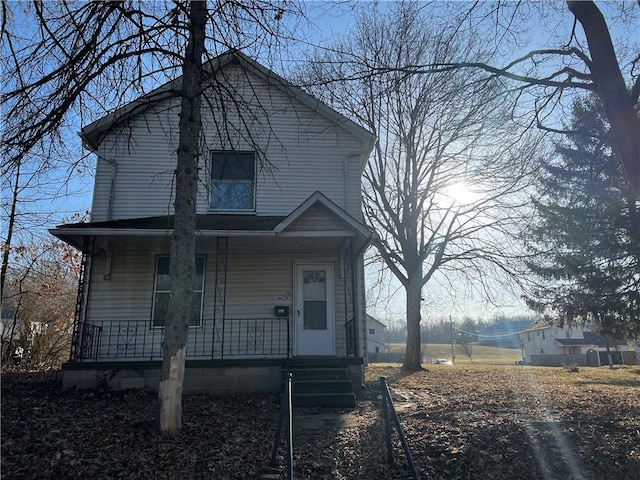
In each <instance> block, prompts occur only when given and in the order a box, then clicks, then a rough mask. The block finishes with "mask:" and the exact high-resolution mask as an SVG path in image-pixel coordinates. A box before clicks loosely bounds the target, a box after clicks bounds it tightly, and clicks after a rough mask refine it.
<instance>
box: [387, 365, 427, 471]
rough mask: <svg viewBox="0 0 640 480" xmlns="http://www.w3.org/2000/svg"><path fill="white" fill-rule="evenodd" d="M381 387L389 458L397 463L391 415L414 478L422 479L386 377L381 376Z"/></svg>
mask: <svg viewBox="0 0 640 480" xmlns="http://www.w3.org/2000/svg"><path fill="white" fill-rule="evenodd" d="M380 388H381V390H382V416H383V418H384V431H385V438H386V441H387V460H388V462H389V463H390V464H391V465H393V464H395V460H394V458H393V445H392V444H391V425H390V422H389V416H391V420H393V423H394V424H395V427H396V430H397V432H398V437H400V443H401V444H402V449H403V450H404V456H405V457H407V463H408V464H409V470H410V471H411V477H412V478H413V480H420V476H419V475H418V471H417V469H416V465H415V463H413V457H412V456H411V450H410V449H409V444H408V443H407V439H406V438H405V436H404V431H403V429H402V425H401V424H400V417H398V413H397V412H396V408H395V406H394V405H393V399H392V398H391V392H390V391H389V385H388V384H387V379H386V378H385V377H380Z"/></svg>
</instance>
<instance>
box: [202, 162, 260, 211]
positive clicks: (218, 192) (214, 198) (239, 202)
mask: <svg viewBox="0 0 640 480" xmlns="http://www.w3.org/2000/svg"><path fill="white" fill-rule="evenodd" d="M255 171H256V155H255V152H242V151H235V150H228V151H216V152H211V195H210V197H209V207H210V208H211V209H212V210H225V211H253V210H255V176H256V175H255Z"/></svg>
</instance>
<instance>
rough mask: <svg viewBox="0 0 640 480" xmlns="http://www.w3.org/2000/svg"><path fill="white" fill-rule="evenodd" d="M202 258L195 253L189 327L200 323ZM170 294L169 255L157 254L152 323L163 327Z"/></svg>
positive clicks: (203, 258) (202, 286)
mask: <svg viewBox="0 0 640 480" xmlns="http://www.w3.org/2000/svg"><path fill="white" fill-rule="evenodd" d="M204 260H205V257H204V256H203V255H196V275H195V277H194V279H193V302H192V303H191V317H190V318H189V326H190V327H198V326H200V324H201V323H202V305H203V299H204ZM170 295H171V278H170V276H169V255H158V257H157V259H156V278H155V284H154V289H153V312H152V314H151V315H152V316H151V318H152V325H153V326H154V327H164V323H165V320H166V318H167V312H168V311H169V296H170Z"/></svg>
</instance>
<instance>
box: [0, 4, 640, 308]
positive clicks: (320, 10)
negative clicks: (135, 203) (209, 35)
mask: <svg viewBox="0 0 640 480" xmlns="http://www.w3.org/2000/svg"><path fill="white" fill-rule="evenodd" d="M380 3H381V4H382V6H383V8H384V6H385V5H389V3H387V4H385V2H380ZM431 3H433V2H431ZM633 3H634V2H627V3H621V2H598V4H599V5H601V6H603V7H602V8H603V11H604V13H605V16H606V17H607V19H608V21H609V24H610V26H611V27H612V32H613V38H614V43H616V44H617V45H624V44H627V45H633V46H634V48H637V45H638V43H639V42H640V19H639V17H638V11H639V10H640V9H639V8H637V5H636V6H635V7H636V8H635V9H633V8H632V9H631V10H630V12H631V13H630V14H629V15H626V16H625V15H619V14H618V13H619V10H620V9H621V8H625V6H629V5H631V6H632V7H633ZM433 4H434V5H435V6H436V8H437V9H439V11H440V12H441V13H442V12H445V10H446V9H448V8H450V7H456V8H459V7H461V6H462V7H464V6H465V5H469V4H470V3H465V2H445V1H440V2H435V3H433ZM304 5H305V10H306V14H307V16H308V17H309V19H310V21H311V22H310V24H309V25H307V26H304V27H303V28H302V29H301V30H300V31H299V33H298V36H299V37H300V38H301V39H302V40H301V41H300V42H299V43H297V46H295V48H290V50H289V52H288V55H289V56H288V57H287V56H286V55H285V58H284V59H283V60H282V62H283V63H282V64H281V65H280V66H281V67H282V68H280V69H279V68H278V65H276V64H274V65H273V67H274V68H275V69H276V70H278V71H279V73H284V74H286V72H285V71H284V70H286V68H287V66H290V65H291V64H292V63H291V62H293V61H295V60H299V59H300V56H301V54H300V51H301V50H304V49H305V48H311V47H312V46H314V45H316V46H326V45H329V44H330V43H331V40H332V39H336V38H340V37H341V36H342V35H343V34H344V32H345V31H346V30H347V29H348V28H349V27H351V26H352V25H353V24H354V23H355V11H356V10H357V9H359V8H370V7H371V5H372V4H371V3H370V2H364V1H360V2H343V3H340V4H335V3H331V4H330V6H329V7H327V4H326V3H323V2H306V3H305V4H304ZM425 5H427V3H425ZM485 5H491V4H489V3H486V4H485ZM531 5H533V4H530V5H528V6H526V8H528V9H530V10H531V15H532V16H531V18H530V20H529V22H528V23H526V24H522V25H519V27H518V28H521V34H522V36H521V38H520V41H521V45H520V47H519V48H516V47H513V48H512V49H511V50H508V51H504V52H503V54H504V56H505V59H511V58H513V56H515V55H518V54H520V53H523V52H526V51H529V50H531V49H532V48H540V47H550V46H557V45H561V44H562V42H561V40H562V39H566V38H567V36H568V34H569V32H570V29H571V28H572V26H573V23H572V17H571V15H570V13H569V12H568V11H567V9H566V5H565V4H564V2H551V3H549V4H541V3H540V2H537V3H536V4H535V5H536V7H532V6H531ZM542 5H546V6H544V8H543V6H542ZM542 13H544V15H546V16H545V17H543V18H540V17H539V15H540V14H542ZM490 20H491V22H493V21H494V19H493V18H491V19H490ZM489 25H490V23H487V29H488V30H487V38H491V39H492V40H493V37H492V35H493V33H495V32H494V31H493V30H491V28H490V26H489ZM492 32H493V33H492ZM290 47H294V45H293V44H292V45H290ZM635 51H636V52H637V51H638V50H635ZM625 53H627V54H628V53H629V52H628V51H627V52H625ZM287 58H288V59H289V60H287ZM79 128H80V125H74V126H73V127H72V129H70V130H69V131H68V132H66V136H67V138H68V141H69V144H70V145H72V151H73V152H76V154H77V156H78V158H80V157H82V155H84V154H86V152H84V151H83V149H82V147H81V144H80V140H79V138H78V137H77V135H76V132H77V131H78V130H79ZM92 163H93V162H89V164H88V165H86V167H83V168H81V169H79V170H75V171H73V172H59V175H58V176H57V178H52V179H51V180H52V187H51V188H52V189H53V190H54V191H57V192H60V193H63V195H60V196H59V198H56V199H55V200H54V201H51V200H50V199H49V198H47V199H43V200H42V202H41V207H39V208H41V209H42V210H43V211H45V210H46V211H48V212H54V213H55V215H54V219H52V222H53V223H52V224H50V225H49V226H53V224H55V223H57V222H58V221H61V219H62V218H63V217H69V216H70V215H71V214H72V213H74V212H78V211H84V210H88V209H89V208H90V206H91V197H92V188H93V171H92V167H93V166H92ZM67 178H68V180H69V181H68V182H67V183H65V182H64V180H66V179H67ZM2 196H3V200H4V199H6V198H7V192H6V191H5V185H4V183H3V194H2ZM2 229H3V233H4V230H5V225H4V223H3V226H2ZM376 273H377V272H370V274H369V276H370V277H371V278H373V277H375V274H376ZM370 283H372V282H370ZM442 283H444V282H442ZM456 289H457V290H456V291H455V292H454V293H455V295H453V296H452V295H450V293H451V287H450V286H448V287H439V288H434V287H430V288H427V289H426V290H425V312H428V315H430V316H447V315H449V314H451V315H454V316H456V317H461V316H463V315H471V316H474V317H476V316H483V317H492V316H494V315H497V314H509V313H517V312H524V311H525V308H524V306H523V304H522V303H521V302H520V300H519V299H518V298H517V296H514V295H512V294H511V293H510V292H508V289H505V288H502V287H501V288H498V289H497V290H496V292H494V294H495V301H496V303H497V304H498V306H494V305H487V304H486V303H485V302H483V301H482V300H481V299H480V295H479V294H478V291H477V290H478V289H476V288H474V287H473V286H471V287H470V286H466V285H459V286H457V287H456ZM383 292H387V293H388V295H387V293H383V294H381V295H380V297H385V298H391V300H390V301H389V302H382V301H381V302H379V303H378V302H376V303H374V305H373V306H374V307H375V308H373V311H372V313H374V315H377V316H378V317H380V319H381V320H384V318H385V314H386V313H388V314H389V315H391V316H394V317H396V316H397V317H402V316H403V315H404V309H403V305H404V292H403V291H402V290H401V289H399V288H398V285H397V284H394V283H393V282H391V283H389V284H387V285H386V287H385V289H384V290H383Z"/></svg>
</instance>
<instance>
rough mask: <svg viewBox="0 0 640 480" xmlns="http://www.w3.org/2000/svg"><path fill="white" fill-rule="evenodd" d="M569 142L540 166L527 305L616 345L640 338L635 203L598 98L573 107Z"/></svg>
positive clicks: (639, 218)
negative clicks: (532, 285) (586, 328)
mask: <svg viewBox="0 0 640 480" xmlns="http://www.w3.org/2000/svg"><path fill="white" fill-rule="evenodd" d="M569 130H570V131H571V135H569V136H568V137H567V138H568V140H566V141H565V142H563V143H558V145H557V148H556V151H557V157H556V158H554V159H553V160H552V161H551V162H549V163H548V164H547V165H545V168H544V173H543V175H542V179H541V182H540V186H539V191H538V193H539V195H538V198H537V199H536V200H534V201H535V204H536V207H537V209H538V212H539V217H538V218H539V220H538V222H537V224H536V225H535V226H534V227H533V229H532V232H531V237H530V239H529V240H530V243H529V245H530V248H531V251H532V253H533V254H535V257H534V258H535V259H534V260H533V261H531V262H530V263H529V268H530V269H531V270H532V271H533V273H534V274H535V276H536V277H537V278H538V280H539V282H538V283H537V285H536V287H535V288H533V290H532V291H531V292H530V294H529V296H528V303H529V305H530V306H531V307H532V308H534V309H536V310H538V311H541V312H546V313H550V314H552V315H553V316H555V317H557V319H558V320H559V321H560V323H561V324H562V323H569V324H576V323H583V324H588V325H589V326H590V327H591V328H592V329H593V330H596V331H598V332H599V333H601V334H602V335H604V336H606V337H610V338H613V339H618V340H622V339H625V338H634V337H635V336H637V335H638V334H639V333H640V214H639V209H640V202H639V201H638V200H636V199H635V198H634V195H633V192H632V190H631V188H630V186H629V184H628V183H627V182H626V180H625V176H624V172H623V171H622V169H621V167H620V165H619V164H618V163H617V162H616V161H615V159H614V158H613V151H612V148H611V145H612V143H611V134H610V129H609V125H608V123H607V121H606V116H605V112H604V109H603V108H602V106H601V104H600V102H599V100H598V98H597V97H596V96H595V95H594V96H590V97H588V98H586V99H580V100H576V101H575V102H574V105H573V110H572V117H571V125H570V126H569Z"/></svg>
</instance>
